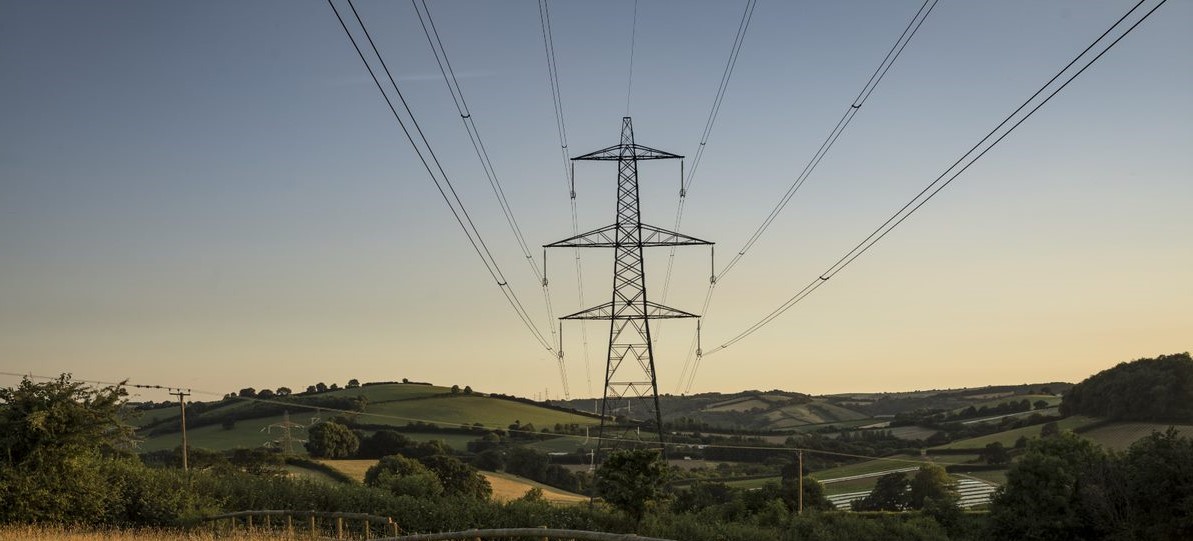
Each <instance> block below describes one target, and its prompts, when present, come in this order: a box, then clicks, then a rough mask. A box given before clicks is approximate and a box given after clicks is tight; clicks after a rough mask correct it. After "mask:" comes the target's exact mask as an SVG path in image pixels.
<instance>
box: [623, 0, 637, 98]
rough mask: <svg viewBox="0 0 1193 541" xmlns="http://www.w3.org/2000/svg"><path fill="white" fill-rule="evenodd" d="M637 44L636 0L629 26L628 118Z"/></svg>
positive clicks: (626, 92)
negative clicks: (632, 18) (632, 20)
mask: <svg viewBox="0 0 1193 541" xmlns="http://www.w3.org/2000/svg"><path fill="white" fill-rule="evenodd" d="M637 43H638V0H634V22H633V24H632V25H631V26H630V76H629V77H628V78H627V79H626V85H625V116H630V95H631V94H632V92H633V90H634V47H635V46H636V45H637Z"/></svg>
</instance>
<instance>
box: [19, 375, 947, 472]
mask: <svg viewBox="0 0 1193 541" xmlns="http://www.w3.org/2000/svg"><path fill="white" fill-rule="evenodd" d="M0 376H16V377H21V378H30V379H45V380H55V379H58V377H56V376H43V375H37V374H17V373H14V372H0ZM71 381H75V382H78V383H91V384H96V385H109V386H122V387H135V388H142V389H171V390H174V389H180V388H179V387H167V386H164V385H136V384H131V383H128V380H127V379H126V380H124V381H121V382H112V381H99V380H85V379H72V380H71ZM187 391H188V392H193V393H194V394H201V395H207V396H219V397H223V398H230V399H232V400H241V401H245V402H255V403H261V404H275V405H282V406H290V407H294V408H305V409H313V410H319V411H327V412H332V413H343V414H346V415H355V416H368V417H376V418H379V419H392V420H396V421H407V422H417V423H429V424H435V425H439V426H446V427H453V428H475V427H476V425H475V424H468V423H453V422H449V421H441V420H434V419H420V418H416V417H403V416H401V415H392V414H385V413H367V412H360V411H354V410H347V409H339V408H333V407H326V406H318V405H312V404H302V403H298V402H287V401H284V400H278V399H271V398H257V397H249V396H240V395H237V394H224V393H217V392H214V391H203V390H198V389H187ZM494 428H501V427H494ZM501 430H504V431H506V432H510V433H515V434H527V435H541V434H540V433H538V432H534V431H529V430H522V429H514V428H501ZM555 435H556V436H557V437H560V438H569V439H573V440H581V441H590V440H591V441H601V440H603V441H619V439H618V438H603V437H600V436H581V435H578V434H555ZM663 445H666V446H668V447H690V446H692V445H700V446H701V447H705V448H713V449H753V450H758V451H803V452H805V453H812V454H820V455H825V456H840V457H847V458H861V459H866V460H880V461H887V462H900V463H907V464H932V463H933V462H932V461H930V460H915V459H910V458H898V457H881V456H868V455H859V454H852V453H841V452H836V451H822V450H817V449H808V448H801V447H775V446H761V445H760V446H755V445H729V444H716V443H710V444H696V443H675V442H666V443H664V444H663Z"/></svg>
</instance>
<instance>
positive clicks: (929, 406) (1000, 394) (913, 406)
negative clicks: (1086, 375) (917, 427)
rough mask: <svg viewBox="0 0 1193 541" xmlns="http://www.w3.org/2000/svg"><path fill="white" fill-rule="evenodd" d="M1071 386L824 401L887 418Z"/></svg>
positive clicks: (1051, 392) (1052, 384) (846, 397)
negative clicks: (917, 411)
mask: <svg viewBox="0 0 1193 541" xmlns="http://www.w3.org/2000/svg"><path fill="white" fill-rule="evenodd" d="M1072 386H1073V384H1072V383H1064V382H1057V381H1054V382H1050V383H1028V384H1022V385H992V386H988V387H970V388H962V389H934V390H929V391H911V392H899V393H843V394H834V395H828V396H825V397H824V399H825V400H827V401H829V402H831V403H833V404H837V405H839V406H843V407H847V408H850V409H853V410H856V411H859V412H861V413H864V414H867V415H870V416H874V417H888V416H894V415H896V414H899V413H906V412H913V411H916V410H923V411H930V410H940V411H951V410H957V409H962V408H967V407H969V406H976V407H981V405H983V404H989V403H997V402H1002V401H1006V400H1012V399H1014V400H1019V399H1022V398H1023V397H1025V396H1038V395H1060V394H1062V393H1064V392H1066V391H1068V390H1069V389H1070V388H1071V387H1072ZM1033 400H1035V398H1033Z"/></svg>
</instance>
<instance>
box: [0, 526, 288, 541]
mask: <svg viewBox="0 0 1193 541" xmlns="http://www.w3.org/2000/svg"><path fill="white" fill-rule="evenodd" d="M284 538H285V535H284V534H278V533H274V534H272V535H268V534H264V533H254V534H249V533H246V532H237V533H234V534H221V535H219V536H216V535H215V534H214V533H213V532H212V531H211V530H204V529H200V530H194V531H182V530H115V529H113V530H89V529H71V528H65V527H61V526H0V541H216V540H217V539H218V540H219V541H274V540H277V539H284Z"/></svg>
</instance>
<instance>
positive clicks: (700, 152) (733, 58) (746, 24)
mask: <svg viewBox="0 0 1193 541" xmlns="http://www.w3.org/2000/svg"><path fill="white" fill-rule="evenodd" d="M757 4H758V0H746V7H745V10H744V11H743V12H742V14H741V21H739V22H738V23H737V35H736V36H734V38H733V46H732V47H730V49H729V58H728V59H727V60H726V61H725V69H724V70H723V71H722V72H721V82H720V83H719V84H718V85H717V93H716V95H715V97H714V98H713V102H712V107H711V108H709V111H708V119H707V120H706V121H705V122H704V130H703V131H702V132H701V134H700V144H699V145H697V147H696V153H695V154H694V155H693V157H692V167H691V168H689V169H688V174H687V178H686V179H685V178H682V177H681V178H680V186H679V203H678V204H677V205H676V209H675V227H673V228H672V231H679V228H680V225H681V223H682V222H683V211H684V203H685V202H686V201H687V195H688V189H689V188H691V186H692V182H693V180H694V178H695V176H696V171H697V170H698V169H699V168H700V163H701V161H703V158H704V148H705V145H707V144H708V138H709V136H710V135H711V134H712V128H713V125H714V124H716V121H717V115H718V114H719V113H720V111H721V102H722V101H724V99H725V90H726V89H727V88H729V80H730V79H731V78H732V77H733V68H734V67H735V66H737V56H738V54H740V53H741V46H742V43H743V42H744V41H745V39H746V31H747V30H749V28H750V21H751V20H752V19H753V17H754V6H756V5H757ZM677 250H678V247H675V246H672V247H671V252H670V254H669V255H668V257H667V273H666V277H665V278H664V279H663V292H662V294H661V296H660V301H659V302H661V303H663V304H667V293H668V292H669V291H670V290H671V274H672V271H673V270H674V268H675V253H676V251H677ZM701 314H703V312H701ZM661 334H662V332H661V329H659V330H656V332H655V340H656V341H657V340H658V337H659V336H660V335H661Z"/></svg>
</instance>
